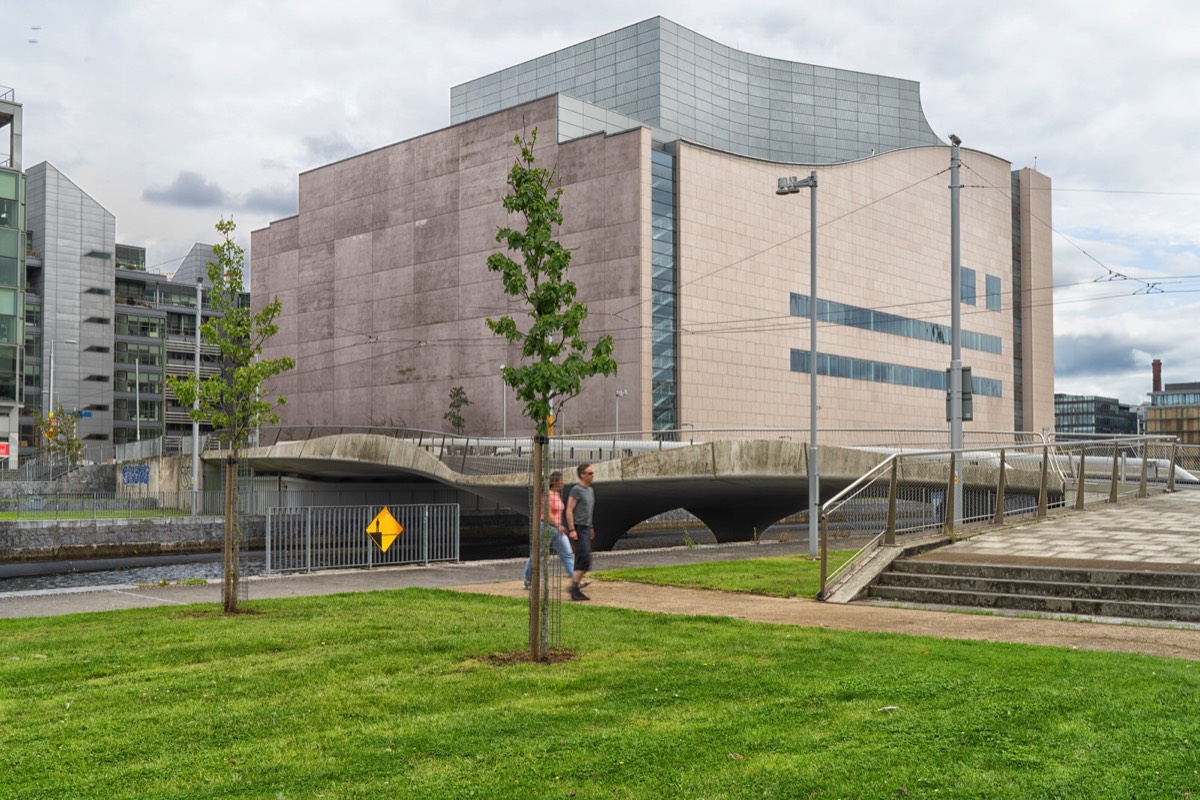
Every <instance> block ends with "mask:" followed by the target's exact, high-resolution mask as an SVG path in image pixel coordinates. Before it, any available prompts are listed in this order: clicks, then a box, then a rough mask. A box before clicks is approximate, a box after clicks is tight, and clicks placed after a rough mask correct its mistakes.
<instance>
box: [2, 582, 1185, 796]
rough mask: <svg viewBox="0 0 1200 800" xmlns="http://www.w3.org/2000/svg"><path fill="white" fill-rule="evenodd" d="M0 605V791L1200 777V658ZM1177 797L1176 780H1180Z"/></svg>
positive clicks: (498, 607) (325, 792)
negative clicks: (547, 652)
mask: <svg viewBox="0 0 1200 800" xmlns="http://www.w3.org/2000/svg"><path fill="white" fill-rule="evenodd" d="M246 606H247V607H248V608H250V609H252V610H253V611H254V613H251V614H244V615H240V616H237V617H224V616H221V615H220V614H218V613H217V611H216V609H215V607H213V606H205V607H199V606H181V607H170V608H156V609H150V610H142V611H123V612H112V613H105V614H87V615H77V616H72V617H61V618H49V619H22V620H0V798H105V800H116V799H117V798H276V799H278V798H397V797H432V798H463V797H490V798H525V797H545V798H571V797H579V798H643V797H650V798H657V797H663V798H743V797H769V798H793V797H795V798H896V797H939V798H964V797H970V798H1130V797H1141V798H1180V797H1188V796H1193V797H1200V775H1198V770H1200V755H1198V749H1197V747H1196V743H1198V742H1200V715H1198V714H1197V713H1196V708H1197V705H1198V703H1200V687H1198V681H1197V672H1198V671H1200V667H1198V666H1197V665H1196V664H1194V663H1193V662H1188V661H1180V660H1172V659H1164V658H1151V657H1145V656H1135V655H1127V654H1102V653H1090V652H1078V651H1069V650H1063V649H1057V648H1042V647H1032V646H1026V645H1006V644H987V643H980V642H962V641H944V640H937V639H928V638H916V637H907V636H899V635H878V634H859V633H846V632H836V631H826V630H819V629H803V628H795V627H789V626H775V625H766V624H757V623H748V622H742V621H737V620H731V619H724V618H720V619H718V618H711V617H681V616H676V615H656V614H650V613H644V612H635V611H627V610H621V609H612V608H603V607H589V606H586V605H583V604H578V605H576V604H568V605H566V606H565V607H564V608H563V609H562V630H563V641H564V643H565V644H566V645H568V646H569V647H570V648H571V649H572V650H573V651H574V652H575V653H576V654H577V658H576V659H575V660H570V661H564V662H562V663H555V664H547V665H542V664H538V665H535V664H529V663H510V662H508V661H507V660H505V659H499V658H495V659H494V658H491V656H492V655H493V654H499V653H508V652H512V651H514V650H517V651H519V650H523V649H524V637H525V631H526V627H527V609H526V606H525V604H524V603H523V602H522V601H519V600H514V599H510V598H502V597H486V596H473V595H464V594H455V593H451V592H439V591H431V590H415V589H410V590H403V591H390V592H370V593H362V594H354V595H338V596H331V597H305V598H297V599H288V600H275V601H252V602H249V603H246ZM1189 793H1190V795H1189Z"/></svg>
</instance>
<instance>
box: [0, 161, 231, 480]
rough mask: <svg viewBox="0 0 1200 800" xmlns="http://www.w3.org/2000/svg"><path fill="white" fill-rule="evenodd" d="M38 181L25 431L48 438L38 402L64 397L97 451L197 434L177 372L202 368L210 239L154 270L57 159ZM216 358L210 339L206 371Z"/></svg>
mask: <svg viewBox="0 0 1200 800" xmlns="http://www.w3.org/2000/svg"><path fill="white" fill-rule="evenodd" d="M0 180H2V179H0ZM28 184H29V203H28V208H29V214H28V219H27V228H26V229H27V231H28V241H29V242H30V248H31V255H30V258H29V261H28V269H27V273H28V274H27V280H25V281H24V282H23V283H22V288H23V289H24V291H23V292H22V293H19V298H20V300H22V301H23V303H24V323H25V324H24V332H23V342H24V361H25V369H24V379H23V381H22V383H23V398H24V406H25V408H26V413H25V415H24V417H22V418H21V421H20V429H21V441H22V442H24V443H25V445H26V446H27V447H37V446H38V444H39V442H38V441H37V439H36V437H35V431H34V421H33V416H32V414H31V413H29V412H30V411H31V410H32V409H40V410H47V409H50V408H55V409H57V408H58V407H60V406H61V407H62V409H63V411H64V412H65V413H74V414H76V415H77V416H78V421H77V423H76V431H77V434H78V435H79V437H80V438H81V439H82V440H83V442H84V446H85V450H86V453H87V456H88V457H89V458H107V457H111V456H112V454H113V446H114V445H119V444H127V443H130V442H134V441H139V440H148V439H154V438H158V437H160V436H165V437H166V438H167V440H168V444H171V443H177V442H178V441H179V440H183V439H189V438H190V437H191V432H192V425H191V420H190V418H189V417H188V411H189V409H187V408H183V407H180V406H179V404H178V402H177V400H176V398H175V397H174V395H173V394H172V392H171V391H170V390H169V388H168V387H167V383H166V377H167V376H169V375H189V374H191V373H192V372H193V371H194V369H195V366H194V365H195V342H196V337H195V330H196V278H197V277H198V276H203V275H204V274H205V269H206V265H207V263H208V260H209V259H210V258H211V257H212V247H211V245H203V244H197V245H194V246H193V247H192V249H191V251H190V252H189V253H188V255H187V257H185V258H184V260H183V262H182V263H181V265H180V267H179V269H177V270H176V271H175V273H174V274H173V275H170V276H168V275H162V274H158V273H153V272H148V271H147V270H146V251H145V248H142V247H138V246H135V245H125V244H118V243H117V242H116V218H115V217H114V216H113V214H111V213H110V212H109V211H108V210H107V209H105V208H104V207H103V206H102V205H100V203H99V202H97V201H96V200H95V199H93V198H92V197H91V196H90V195H89V194H88V193H87V192H86V191H84V190H83V189H82V188H80V187H79V186H78V185H76V184H75V183H74V182H73V181H71V179H70V178H68V177H67V176H66V175H64V174H63V173H62V172H61V171H59V170H58V169H57V168H55V167H54V166H53V165H52V164H50V163H48V162H43V163H41V164H38V165H36V166H34V167H31V168H30V170H29V178H28ZM206 285H207V284H206ZM2 299H3V286H0V302H2ZM204 308H205V309H206V310H209V309H208V305H207V301H205V304H204ZM202 313H204V312H203V311H202ZM205 316H209V314H205ZM2 324H3V317H2V316H0V325H2ZM216 360H217V357H216V348H215V346H212V345H202V346H201V375H202V376H207V375H211V374H213V373H214V372H215V371H216V370H217V368H218V366H217V364H216ZM202 430H203V432H205V433H207V432H208V426H207V425H205V426H202ZM168 450H171V448H170V447H168Z"/></svg>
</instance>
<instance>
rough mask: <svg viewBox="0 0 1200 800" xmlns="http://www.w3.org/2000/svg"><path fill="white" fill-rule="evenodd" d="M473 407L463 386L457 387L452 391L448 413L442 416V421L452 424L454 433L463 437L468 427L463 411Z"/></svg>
mask: <svg viewBox="0 0 1200 800" xmlns="http://www.w3.org/2000/svg"><path fill="white" fill-rule="evenodd" d="M469 405H471V401H470V400H469V399H468V398H467V392H466V390H464V389H463V387H461V386H455V387H454V388H453V389H451V390H450V399H449V405H448V407H447V409H446V413H445V414H442V419H444V420H446V422H449V423H450V427H451V428H453V429H454V432H455V433H457V434H459V435H460V436H461V435H462V432H463V429H464V428H465V427H466V421H465V420H463V415H462V410H463V409H464V408H466V407H467V406H469Z"/></svg>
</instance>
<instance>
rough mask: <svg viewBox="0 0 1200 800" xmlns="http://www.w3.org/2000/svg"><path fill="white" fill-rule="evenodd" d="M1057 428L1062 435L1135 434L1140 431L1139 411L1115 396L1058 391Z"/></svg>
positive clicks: (1055, 414)
mask: <svg viewBox="0 0 1200 800" xmlns="http://www.w3.org/2000/svg"><path fill="white" fill-rule="evenodd" d="M1054 430H1055V432H1056V433H1058V434H1059V435H1069V434H1073V433H1078V434H1097V433H1111V434H1120V435H1125V434H1133V433H1137V432H1138V423H1137V412H1136V411H1134V410H1132V409H1131V408H1130V407H1129V404H1128V403H1122V402H1121V401H1120V400H1117V399H1116V398H1114V397H1093V396H1090V395H1087V396H1085V395H1076V394H1056V395H1054Z"/></svg>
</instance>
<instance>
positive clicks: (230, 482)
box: [221, 458, 238, 614]
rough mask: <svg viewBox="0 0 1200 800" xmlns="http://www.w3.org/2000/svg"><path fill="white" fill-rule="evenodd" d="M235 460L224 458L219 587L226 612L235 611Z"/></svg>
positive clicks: (231, 612) (236, 581)
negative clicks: (222, 568)
mask: <svg viewBox="0 0 1200 800" xmlns="http://www.w3.org/2000/svg"><path fill="white" fill-rule="evenodd" d="M236 472H237V460H236V459H233V458H229V459H226V460H225V575H224V581H223V583H222V587H221V601H222V604H223V605H224V607H225V613H226V614H235V613H237V584H238V580H237V577H238V576H237V563H236V558H235V553H234V538H235V537H234V518H233V517H234V514H235V513H236V511H237V506H236V504H235V502H234V501H235V499H236V498H235V497H234V491H233V489H234V485H235V483H236V481H235V475H236Z"/></svg>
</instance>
